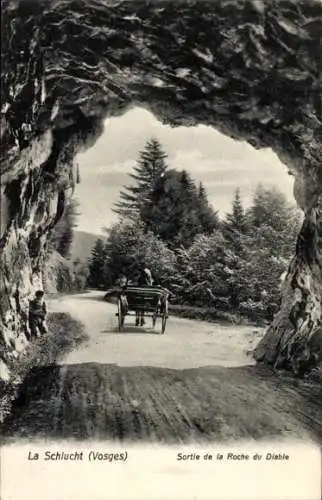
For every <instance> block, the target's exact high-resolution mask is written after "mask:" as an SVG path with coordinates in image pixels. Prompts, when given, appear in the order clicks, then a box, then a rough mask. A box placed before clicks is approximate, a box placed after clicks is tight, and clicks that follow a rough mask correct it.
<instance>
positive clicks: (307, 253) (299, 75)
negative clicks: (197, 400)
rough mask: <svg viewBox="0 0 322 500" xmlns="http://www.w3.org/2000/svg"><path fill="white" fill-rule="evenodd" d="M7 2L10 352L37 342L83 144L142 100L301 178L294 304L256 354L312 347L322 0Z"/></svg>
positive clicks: (291, 277)
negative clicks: (56, 235) (41, 300)
mask: <svg viewBox="0 0 322 500" xmlns="http://www.w3.org/2000/svg"><path fill="white" fill-rule="evenodd" d="M2 10H3V14H2V15H3V19H2V26H3V31H4V34H3V51H2V55H1V62H2V81H3V92H2V96H3V99H2V101H3V105H2V110H1V123H2V127H1V136H2V141H1V165H2V167H1V168H2V188H1V189H2V194H3V196H2V200H1V203H2V209H3V210H2V218H1V271H2V273H1V275H2V278H1V280H2V281H1V284H0V287H1V290H0V291H1V297H2V299H1V304H0V306H1V310H0V316H1V324H2V334H1V342H2V344H3V347H2V351H3V352H4V353H5V355H8V352H10V350H11V351H12V350H15V349H16V348H17V345H18V344H19V339H21V338H22V339H24V338H25V333H26V318H25V312H26V304H27V298H28V296H29V295H30V292H31V290H32V289H34V288H35V287H38V286H41V283H42V267H43V256H44V248H45V245H46V238H47V235H48V232H49V231H50V229H51V227H52V226H53V225H54V224H55V222H56V221H57V220H58V219H59V217H60V215H61V214H62V211H63V208H64V205H65V204H66V200H68V197H69V196H70V192H71V190H72V188H73V182H74V174H73V173H74V166H73V160H74V157H75V155H76V153H77V152H78V151H79V149H80V148H86V147H90V146H91V145H92V144H93V143H94V142H95V140H96V138H97V137H98V136H99V135H100V133H101V131H102V121H103V119H104V118H105V117H107V116H115V115H117V114H121V113H124V112H125V111H126V110H127V109H129V108H130V107H131V106H137V105H140V106H143V107H146V108H147V109H149V110H150V111H152V112H153V113H154V114H155V116H156V117H157V118H158V119H159V120H160V121H162V122H164V123H168V124H170V125H172V126H178V125H185V126H190V125H197V124H205V125H211V126H214V127H216V128H217V129H218V130H220V131H221V132H223V133H225V134H228V135H230V136H231V137H234V138H236V139H240V140H246V141H248V142H249V143H250V144H252V145H253V146H254V147H256V148H263V147H271V148H273V149H274V151H275V152H276V153H277V154H278V156H279V157H280V158H281V160H282V161H283V162H284V163H285V164H286V165H287V168H288V169H289V171H290V173H292V174H293V175H294V176H295V197H296V200H297V202H298V204H299V206H300V207H301V208H302V210H303V211H304V214H305V220H304V224H303V228H302V230H301V233H300V235H299V240H298V245H297V252H296V256H295V257H294V259H293V262H292V264H291V265H290V269H289V272H288V277H287V279H286V282H285V290H284V299H283V304H282V310H281V313H280V314H279V315H278V317H277V318H276V320H275V321H274V323H273V325H272V326H271V328H270V329H269V330H268V332H267V335H266V337H265V339H264V340H263V342H262V343H261V344H260V346H259V347H258V349H257V351H256V356H257V359H259V360H264V361H267V362H269V363H275V364H276V363H277V364H278V365H280V366H281V365H285V364H286V365H289V364H290V363H291V364H292V363H293V361H294V360H295V358H296V356H297V354H295V351H296V352H300V351H301V348H297V350H296V349H294V339H297V342H295V344H296V345H297V344H298V340H301V339H302V341H301V342H300V344H301V345H302V350H303V349H304V344H305V343H307V341H308V339H310V338H312V335H314V334H315V332H316V331H317V330H318V329H319V328H320V325H321V301H322V285H321V282H322V280H321V269H322V258H321V192H322V167H321V165H322V161H321V142H322V100H321V88H322V83H321V82H322V78H321V57H320V54H321V32H322V6H321V2H320V1H319V0H266V1H264V0H242V1H241V0H218V1H216V2H214V1H210V0H209V1H207V0H200V1H197V0H185V1H182V2H180V1H178V0H172V1H171V0H167V1H162V0H160V1H155V2H145V1H141V0H135V1H134V0H133V1H129V0H127V1H122V0H108V1H106V0H75V1H73V2H65V1H63V0H43V1H38V0H37V1H36V0H35V1H28V0H23V1H22V0H21V1H18V0H6V1H4V2H3V9H2ZM258 168H260V165H259V167H258ZM292 346H293V347H292ZM305 348H306V347H305ZM292 360H293V361H292ZM293 364H294V363H293ZM295 364H296V363H295Z"/></svg>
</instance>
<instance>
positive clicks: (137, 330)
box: [101, 325, 161, 335]
mask: <svg viewBox="0 0 322 500" xmlns="http://www.w3.org/2000/svg"><path fill="white" fill-rule="evenodd" d="M101 333H110V334H113V335H115V334H118V335H127V334H132V333H133V334H136V335H138V334H141V335H161V332H160V327H158V326H157V327H156V328H154V329H152V328H148V327H139V326H135V325H129V326H124V327H123V328H122V331H119V330H118V326H117V325H116V326H113V327H111V328H109V329H107V330H101Z"/></svg>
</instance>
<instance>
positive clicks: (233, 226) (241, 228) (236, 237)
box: [223, 188, 249, 251]
mask: <svg viewBox="0 0 322 500" xmlns="http://www.w3.org/2000/svg"><path fill="white" fill-rule="evenodd" d="M248 227H249V226H248V219H247V215H246V213H245V210H244V207H243V204H242V201H241V197H240V191H239V188H237V189H236V191H235V194H234V198H233V201H232V208H231V211H230V212H229V213H228V214H226V220H225V221H224V223H223V234H224V236H225V238H226V239H227V240H228V242H229V243H230V244H231V245H232V247H233V249H234V250H235V251H240V250H241V248H242V236H243V235H245V234H247V231H248Z"/></svg>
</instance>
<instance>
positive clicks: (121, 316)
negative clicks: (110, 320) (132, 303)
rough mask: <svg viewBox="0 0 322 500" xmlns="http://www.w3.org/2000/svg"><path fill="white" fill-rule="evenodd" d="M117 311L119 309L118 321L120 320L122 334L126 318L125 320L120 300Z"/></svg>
mask: <svg viewBox="0 0 322 500" xmlns="http://www.w3.org/2000/svg"><path fill="white" fill-rule="evenodd" d="M117 309H118V320H119V332H121V331H122V328H123V326H124V318H125V314H124V313H123V308H122V302H121V299H119V301H118V303H117Z"/></svg>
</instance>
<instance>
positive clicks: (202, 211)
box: [198, 182, 220, 234]
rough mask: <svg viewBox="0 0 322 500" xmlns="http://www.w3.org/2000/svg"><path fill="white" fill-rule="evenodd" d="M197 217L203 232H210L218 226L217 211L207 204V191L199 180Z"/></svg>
mask: <svg viewBox="0 0 322 500" xmlns="http://www.w3.org/2000/svg"><path fill="white" fill-rule="evenodd" d="M198 205H199V218H200V222H201V226H202V227H203V230H204V233H205V234H211V233H212V232H213V231H214V230H215V229H218V228H219V227H220V220H219V216H218V212H217V211H214V210H213V208H212V207H211V206H210V205H209V202H208V196H207V191H206V189H205V187H204V185H203V184H202V182H200V184H199V188H198Z"/></svg>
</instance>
